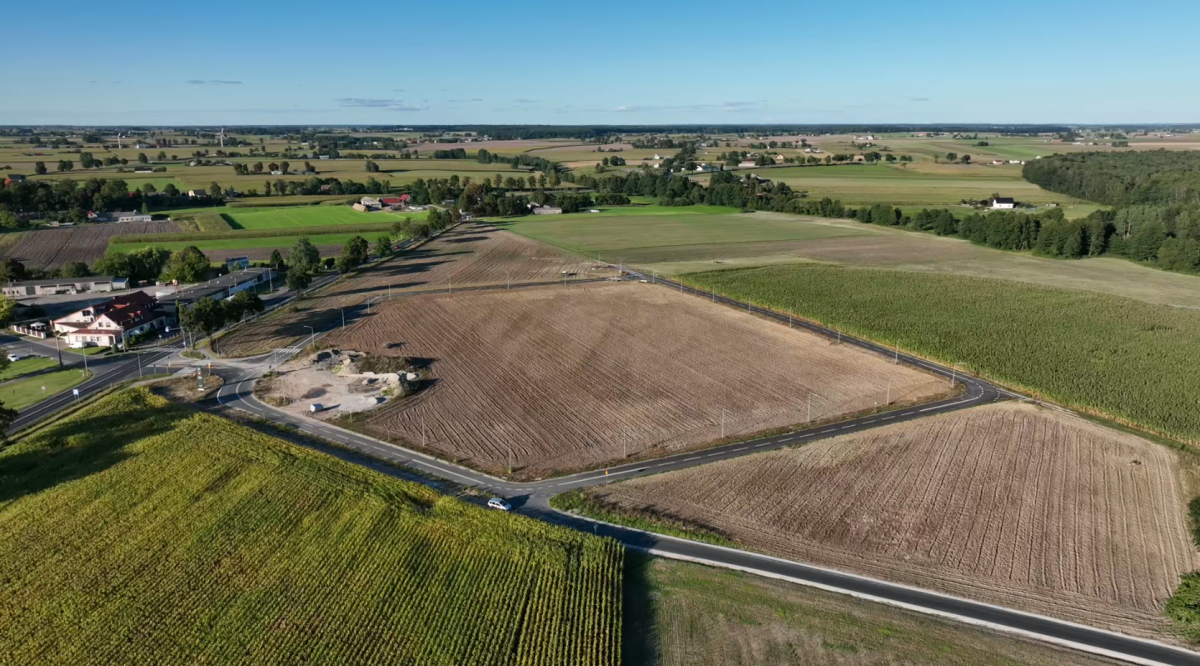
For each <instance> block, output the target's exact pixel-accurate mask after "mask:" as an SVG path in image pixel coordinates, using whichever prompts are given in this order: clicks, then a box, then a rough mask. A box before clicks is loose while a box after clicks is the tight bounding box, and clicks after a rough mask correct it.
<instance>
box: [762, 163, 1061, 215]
mask: <svg viewBox="0 0 1200 666" xmlns="http://www.w3.org/2000/svg"><path fill="white" fill-rule="evenodd" d="M947 166H949V165H947ZM949 168H950V169H952V170H944V171H937V172H932V173H930V172H923V171H920V170H918V169H915V168H912V167H909V168H902V167H895V166H887V165H860V166H848V165H847V166H832V167H826V166H818V167H785V168H767V169H759V170H757V171H755V173H759V174H760V175H762V176H763V177H765V178H769V179H771V180H773V181H777V182H783V183H787V184H788V185H790V186H791V187H793V188H794V189H797V190H803V191H806V192H808V193H809V197H810V198H813V199H820V198H822V197H830V198H832V199H840V200H841V201H842V202H843V203H845V204H849V205H859V204H874V203H886V204H890V205H893V206H897V205H909V206H912V205H943V206H944V205H947V204H957V203H958V202H959V201H961V200H963V199H987V198H988V197H990V196H991V195H992V194H994V193H999V194H1001V195H1003V196H1009V197H1013V198H1015V199H1016V200H1018V201H1022V202H1027V203H1047V202H1059V203H1062V204H1071V203H1075V202H1076V201H1077V200H1076V199H1074V198H1072V197H1069V196H1066V195H1062V194H1057V193H1054V192H1049V191H1047V190H1043V189H1042V188H1040V187H1038V186H1037V185H1034V184H1033V183H1030V182H1028V181H1025V180H1024V179H1022V178H1021V172H1020V170H1019V168H1012V169H1008V168H993V167H990V166H984V165H966V166H949Z"/></svg>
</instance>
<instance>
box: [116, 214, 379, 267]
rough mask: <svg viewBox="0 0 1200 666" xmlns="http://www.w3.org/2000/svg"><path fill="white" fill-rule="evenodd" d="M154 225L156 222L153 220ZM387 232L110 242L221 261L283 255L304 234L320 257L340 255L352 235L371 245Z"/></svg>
mask: <svg viewBox="0 0 1200 666" xmlns="http://www.w3.org/2000/svg"><path fill="white" fill-rule="evenodd" d="M156 224H157V223H156ZM386 233H388V230H387V229H380V230H378V231H376V232H357V233H353V232H352V233H344V234H311V235H306V234H304V233H302V232H298V233H297V234H296V235H295V236H259V237H253V236H248V237H246V238H218V239H214V240H189V241H169V242H158V243H156V242H154V239H153V237H147V238H145V240H144V242H137V243H121V244H120V245H114V246H112V247H113V251H119V252H132V251H135V250H140V249H142V248H147V247H161V248H164V249H167V250H170V251H172V252H177V251H179V250H182V249H184V248H186V247H190V246H195V247H196V248H197V249H199V250H200V251H201V252H203V253H204V254H205V255H206V256H208V258H209V259H211V260H213V261H223V260H224V258H225V257H244V256H248V253H253V252H259V253H264V252H265V256H264V257H263V258H266V257H269V256H270V255H271V251H272V250H275V249H278V250H280V251H281V252H283V254H284V255H286V254H287V251H288V250H289V249H291V247H292V245H294V244H295V243H296V241H297V240H299V239H300V238H301V237H305V236H306V237H307V238H308V240H309V242H311V243H312V244H313V245H316V246H317V247H318V248H319V249H321V250H322V252H321V256H331V255H336V254H340V253H341V251H342V248H343V247H344V246H345V244H346V242H347V241H349V240H350V239H351V238H354V237H355V236H362V237H363V238H366V239H367V240H368V241H370V242H371V244H372V246H373V245H374V243H375V238H376V237H377V236H379V235H381V234H386Z"/></svg>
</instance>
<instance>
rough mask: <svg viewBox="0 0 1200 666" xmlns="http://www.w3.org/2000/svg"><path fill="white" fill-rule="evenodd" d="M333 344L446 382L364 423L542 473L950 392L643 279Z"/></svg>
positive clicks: (566, 290)
mask: <svg viewBox="0 0 1200 666" xmlns="http://www.w3.org/2000/svg"><path fill="white" fill-rule="evenodd" d="M325 343H326V344H329V345H333V346H337V347H341V348H345V349H359V350H368V351H372V352H374V353H378V354H383V355H397V354H402V355H404V356H410V357H416V358H423V359H429V361H430V365H429V379H430V380H431V381H432V382H433V386H432V388H430V389H428V390H426V391H423V392H422V393H420V394H418V395H417V396H416V398H415V399H414V400H410V401H398V402H394V403H391V404H388V405H385V406H383V407H381V408H378V409H376V410H373V411H371V412H369V413H367V414H365V415H363V417H362V418H361V419H360V420H359V421H358V424H359V425H360V426H361V427H364V428H366V429H367V430H368V431H370V432H371V433H372V434H374V435H375V436H378V437H383V438H388V437H395V438H398V439H400V440H402V441H405V442H408V443H409V444H411V445H416V446H422V445H423V446H424V447H425V448H426V449H428V450H431V451H434V452H436V453H437V454H438V455H441V456H444V457H447V458H452V459H457V460H461V461H465V462H467V463H468V464H471V465H473V466H475V467H478V468H482V469H486V470H489V471H493V472H502V471H503V470H505V469H506V468H508V467H512V468H513V470H514V473H516V474H517V475H519V476H521V477H529V478H536V477H542V476H547V475H550V474H554V473H561V472H564V471H570V470H576V469H582V468H591V467H598V466H602V465H605V464H610V463H615V462H619V461H622V460H627V459H630V458H648V457H658V456H662V455H668V454H671V453H676V452H679V451H682V450H687V449H691V448H696V447H700V446H703V445H705V444H708V443H710V442H713V441H718V440H721V439H722V438H723V437H734V436H738V437H742V436H747V435H750V434H752V433H757V432H762V431H768V430H772V429H777V428H785V427H788V426H792V425H795V424H798V423H802V422H805V421H807V420H810V419H812V420H822V419H827V418H833V417H837V416H841V415H845V414H850V413H855V412H860V411H864V410H870V409H873V408H875V407H878V406H880V405H883V404H885V403H886V402H887V400H888V399H889V397H890V399H891V400H893V401H904V402H909V403H911V402H922V401H925V400H928V399H931V398H933V397H935V396H940V395H943V394H945V393H946V392H947V391H949V388H948V386H947V382H945V381H942V380H939V379H937V378H934V377H933V376H931V375H928V374H925V373H924V372H921V371H917V370H914V369H912V368H909V367H906V366H903V365H894V364H892V363H889V362H887V361H885V360H883V359H882V358H879V357H878V356H875V355H873V354H870V353H868V352H865V351H862V350H859V349H856V348H851V347H849V346H838V345H830V344H828V343H827V342H826V341H825V340H824V339H822V338H819V337H817V336H815V335H813V334H811V333H807V332H803V331H801V330H799V329H789V328H788V327H787V326H786V325H775V324H769V323H765V322H763V321H761V320H760V319H758V318H757V317H754V316H753V315H749V314H747V313H745V312H742V311H739V310H733V309H730V308H727V307H724V306H721V305H716V304H712V303H709V302H708V301H707V300H705V299H702V298H696V297H694V296H690V295H686V294H681V293H679V292H678V291H675V290H673V289H669V288H666V287H663V286H656V285H651V284H639V283H633V282H625V283H620V284H609V283H601V284H587V285H582V286H562V287H557V286H555V287H543V288H538V289H524V290H513V291H506V290H498V291H492V292H475V293H461V294H455V293H449V292H444V293H437V294H429V295H423V296H420V297H411V298H404V299H398V300H393V301H390V302H384V303H382V304H381V307H380V308H379V310H378V311H377V312H376V313H374V314H373V315H372V316H370V317H366V318H364V319H362V320H360V321H359V322H357V323H356V324H355V325H353V326H350V327H348V328H346V329H345V330H344V331H343V330H338V331H334V332H333V333H331V334H330V335H329V336H327V337H326V339H325Z"/></svg>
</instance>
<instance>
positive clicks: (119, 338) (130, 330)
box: [54, 291, 172, 348]
mask: <svg viewBox="0 0 1200 666" xmlns="http://www.w3.org/2000/svg"><path fill="white" fill-rule="evenodd" d="M157 305H158V303H157V301H155V300H154V297H153V296H150V295H149V294H147V293H146V292H143V291H135V292H132V293H129V294H125V295H124V296H118V297H116V298H113V299H110V300H108V301H105V302H103V303H99V304H97V305H89V306H88V307H86V308H84V309H82V310H77V311H75V312H72V313H71V314H69V315H67V316H65V317H61V318H59V319H55V320H54V330H55V332H56V333H61V334H62V335H63V337H64V338H66V340H67V346H69V347H76V348H80V347H93V346H101V347H108V346H112V345H115V344H118V343H122V344H123V343H124V342H125V338H126V336H130V335H135V334H138V333H144V332H146V331H153V330H160V329H164V328H166V327H167V326H168V325H170V323H171V321H172V319H171V317H170V316H169V315H168V314H166V313H164V312H161V311H159V310H158V309H157Z"/></svg>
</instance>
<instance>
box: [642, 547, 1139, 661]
mask: <svg viewBox="0 0 1200 666" xmlns="http://www.w3.org/2000/svg"><path fill="white" fill-rule="evenodd" d="M627 561H628V564H626V567H625V571H626V572H627V574H626V575H627V576H628V577H630V578H632V579H633V580H634V581H638V580H641V581H644V584H643V585H642V588H644V591H643V590H642V589H639V588H637V587H633V586H632V585H631V584H630V583H626V590H627V592H626V606H625V608H626V609H627V610H626V613H627V614H628V615H627V618H629V619H627V620H626V624H625V626H626V632H627V634H628V635H627V636H626V645H629V646H631V647H632V649H629V650H627V651H626V654H625V663H626V664H635V665H640V664H659V665H661V666H799V665H800V664H803V665H804V666H914V665H915V664H923V665H925V666H982V665H984V664H989V665H991V664H1002V665H1003V666H1101V665H1108V666H1115V665H1116V664H1118V663H1120V662H1116V661H1110V660H1108V659H1103V658H1100V657H1095V656H1092V655H1088V654H1084V653H1082V652H1075V651H1074V650H1068V649H1066V648H1059V647H1055V646H1052V645H1048V644H1045V643H1038V642H1034V641H1032V640H1023V639H1020V638H1017V637H1015V636H1011V635H1006V634H1001V633H998V632H992V631H988V630H986V629H983V628H979V627H969V626H967V625H963V624H958V623H955V622H952V621H950V620H943V619H941V618H935V617H930V616H928V615H922V614H920V613H915V612H912V611H908V610H904V609H900V608H893V607H891V606H888V605H886V604H879V603H875V602H872V601H865V600H860V599H855V598H853V597H850V596H848V595H844V594H837V593H834V592H826V591H824V590H819V589H816V588H812V587H808V586H804V585H797V584H794V583H789V582H787V581H781V580H773V579H770V578H764V577H761V576H754V575H751V574H748V573H744V572H741V571H730V570H728V569H719V568H716V567H706V566H702V565H699V564H693V563H691V562H680V561H677V560H669V559H666V558H661V557H655V558H650V557H643V556H636V555H630V556H629V557H628V558H627ZM631 588H632V589H631ZM639 602H640V603H639Z"/></svg>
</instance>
